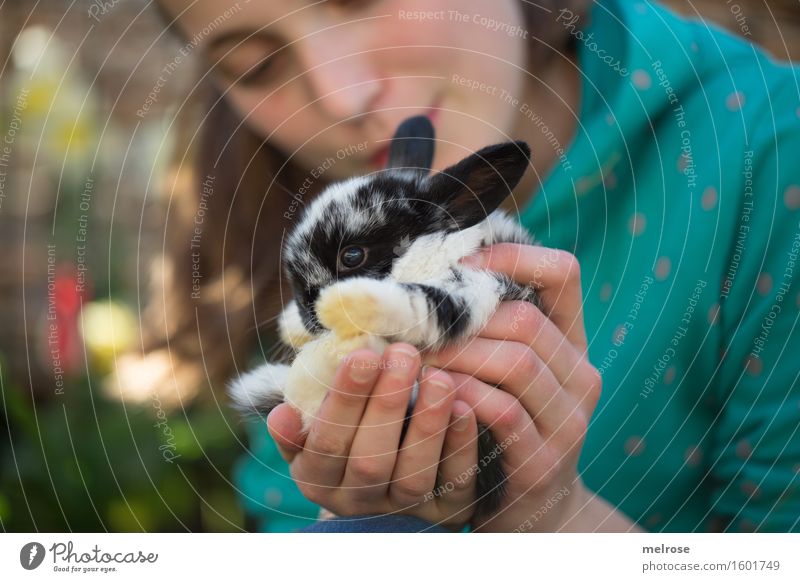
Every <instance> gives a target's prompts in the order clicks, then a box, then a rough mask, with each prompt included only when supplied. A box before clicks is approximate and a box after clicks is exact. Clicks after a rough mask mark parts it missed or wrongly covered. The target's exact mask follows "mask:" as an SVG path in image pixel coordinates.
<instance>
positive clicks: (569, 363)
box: [479, 301, 601, 413]
mask: <svg viewBox="0 0 800 582" xmlns="http://www.w3.org/2000/svg"><path fill="white" fill-rule="evenodd" d="M479 335H480V336H481V337H485V338H492V339H497V340H512V341H516V342H520V343H523V344H526V345H528V346H530V347H531V348H532V349H533V351H534V352H536V354H537V355H538V356H539V358H541V360H542V361H543V362H544V363H545V364H546V365H547V367H548V368H550V370H551V371H552V372H553V376H555V378H556V381H557V382H558V383H559V384H560V385H561V386H563V388H564V390H566V391H567V393H568V394H569V395H570V396H572V397H573V398H574V399H576V400H577V401H579V402H583V403H584V411H585V412H588V413H591V411H593V410H594V406H595V404H596V403H597V399H598V398H599V396H600V394H599V392H600V386H601V378H600V374H599V373H598V372H597V369H596V368H595V367H594V366H592V364H591V363H590V362H589V360H588V359H587V357H586V355H585V354H584V353H581V352H580V351H578V350H577V349H576V348H575V346H573V345H572V343H570V341H569V340H567V338H566V336H565V335H564V334H563V333H562V332H561V330H559V329H558V328H557V327H556V326H555V324H554V323H553V322H552V321H551V320H550V319H549V318H548V317H547V316H546V315H545V314H544V313H542V311H541V310H540V309H539V308H538V307H536V306H535V305H532V304H531V303H528V302H527V301H508V302H505V303H502V304H501V305H500V306H499V307H498V308H497V311H496V312H495V314H494V315H493V316H492V317H491V318H490V319H489V321H488V322H487V323H486V325H485V326H484V328H483V329H482V330H481V331H480V332H479Z"/></svg>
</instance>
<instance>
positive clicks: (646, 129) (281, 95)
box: [151, 0, 800, 531]
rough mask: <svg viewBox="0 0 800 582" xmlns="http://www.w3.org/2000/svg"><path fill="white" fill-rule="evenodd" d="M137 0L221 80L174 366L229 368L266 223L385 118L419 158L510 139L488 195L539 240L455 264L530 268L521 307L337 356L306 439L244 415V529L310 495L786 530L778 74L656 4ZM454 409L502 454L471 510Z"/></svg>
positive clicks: (380, 523)
mask: <svg viewBox="0 0 800 582" xmlns="http://www.w3.org/2000/svg"><path fill="white" fill-rule="evenodd" d="M160 5H161V9H162V11H163V12H164V16H165V18H166V19H167V21H168V22H169V23H171V25H172V26H173V27H174V28H175V30H176V31H177V32H178V33H179V34H180V35H181V36H182V37H183V38H185V39H188V40H187V46H191V47H192V48H193V50H196V51H198V52H199V53H200V54H202V57H203V61H204V63H206V64H207V66H208V70H207V79H208V81H209V82H210V84H211V85H212V86H213V87H214V91H215V94H214V95H213V98H212V100H211V105H210V107H209V110H208V117H207V119H206V120H204V127H203V132H204V141H203V148H202V152H201V165H200V172H201V174H200V176H201V179H202V180H204V186H203V188H201V189H200V190H201V192H203V194H202V195H201V192H198V198H197V199H195V200H194V208H197V205H198V204H199V203H200V202H202V203H203V204H205V205H206V206H205V208H206V209H207V210H206V211H205V212H204V216H205V221H204V223H203V225H202V228H201V229H200V230H201V233H200V235H201V237H200V238H201V239H202V240H200V239H198V245H197V248H194V245H189V244H188V241H190V239H191V240H192V241H194V239H193V238H192V233H195V234H197V231H196V230H195V229H196V228H197V225H196V224H195V223H192V221H191V218H192V217H193V212H192V210H191V208H192V207H191V206H190V207H188V212H184V214H185V215H186V216H188V218H187V219H186V220H184V226H183V227H181V228H178V229H175V230H174V232H175V233H176V234H175V235H174V236H175V238H174V240H173V243H174V244H173V245H172V246H171V247H170V248H169V252H168V257H167V259H168V261H169V262H168V264H170V265H171V266H172V268H173V270H172V271H171V272H172V276H171V278H170V279H169V280H168V281H167V284H168V286H167V288H166V291H165V293H164V296H165V298H166V299H165V300H166V302H167V305H166V306H162V309H164V311H163V313H166V314H169V317H168V318H167V325H165V326H164V332H163V333H162V334H161V335H160V336H154V339H153V342H152V344H151V345H152V348H153V349H154V350H156V349H158V348H159V347H160V346H161V347H162V348H163V349H165V346H169V349H170V354H171V357H172V358H174V360H173V361H177V362H181V361H184V362H189V363H188V364H185V365H183V367H182V369H184V370H191V369H192V367H193V369H195V370H196V369H197V367H198V362H201V361H202V362H203V365H204V366H205V367H206V369H207V370H208V373H209V374H210V377H211V378H212V380H218V381H224V379H226V377H230V376H231V375H233V374H235V373H236V370H241V369H247V368H248V367H249V363H248V362H247V357H246V354H249V353H252V349H253V346H254V345H256V344H255V338H254V337H253V334H252V333H248V330H251V329H253V328H254V327H256V326H262V327H264V328H266V329H269V328H270V327H271V326H272V324H273V323H274V322H273V319H274V316H275V314H276V313H277V310H278V309H279V308H280V304H281V294H282V293H285V292H287V290H286V289H285V288H282V282H281V280H280V273H279V267H278V265H279V251H280V244H281V239H282V237H283V235H284V232H285V230H286V229H290V228H291V227H292V223H293V222H294V221H295V219H296V216H297V215H298V213H300V212H302V207H303V204H304V202H305V201H307V200H308V199H310V198H312V197H313V196H314V195H315V194H316V193H318V192H319V191H320V189H321V188H322V187H324V185H325V184H326V183H328V182H330V181H332V180H337V179H341V178H343V177H347V176H350V175H353V174H356V173H365V172H369V171H373V170H376V169H379V168H381V167H382V164H383V162H384V161H385V157H386V149H387V144H388V141H387V140H388V139H389V138H390V137H391V135H392V133H393V132H394V129H395V128H396V127H397V125H398V124H399V122H400V121H402V120H403V119H405V118H406V117H409V116H411V115H417V114H426V115H428V116H429V117H430V118H431V120H432V121H433V123H434V126H435V128H436V134H437V140H438V142H437V153H436V159H435V162H434V170H441V169H443V168H445V167H447V166H448V165H450V164H452V163H454V162H455V161H457V160H459V159H461V158H463V157H465V156H466V155H467V154H468V153H470V152H472V151H475V150H477V149H479V148H480V147H482V146H484V145H487V144H490V143H496V142H500V141H505V140H510V139H524V140H525V141H527V142H528V143H529V144H530V145H531V148H532V151H533V162H532V168H531V169H530V170H529V172H528V173H527V178H526V179H525V180H523V182H522V183H521V184H520V185H519V187H518V188H516V189H515V191H514V196H513V199H512V200H511V204H509V206H508V210H511V211H514V212H516V213H517V214H518V216H519V219H520V221H521V222H522V224H524V225H525V226H526V227H528V228H529V229H530V231H531V232H532V233H533V234H534V235H535V236H536V238H537V239H538V240H539V242H541V243H542V245H543V246H541V247H528V246H521V245H497V246H495V247H493V248H492V249H491V250H490V252H486V253H483V254H481V255H479V256H475V257H472V258H471V260H473V261H474V262H475V263H476V264H478V265H481V266H483V267H485V268H487V269H492V270H496V271H500V272H503V273H506V274H507V275H509V276H511V277H512V278H514V279H515V280H518V281H519V282H521V283H524V284H531V283H532V284H535V285H537V287H539V289H540V292H541V295H542V298H543V302H544V305H545V307H544V309H543V310H541V311H539V310H536V309H535V308H532V307H531V306H530V305H527V304H522V303H516V302H509V303H506V304H504V305H503V306H501V307H500V308H499V309H498V310H497V312H496V314H495V315H494V317H493V318H492V320H491V321H490V323H489V324H488V325H487V326H486V328H485V329H484V330H483V331H482V332H481V334H480V336H479V337H478V338H476V339H475V340H474V341H472V342H471V343H470V344H469V345H467V346H466V347H464V348H462V349H459V350H456V349H448V350H444V351H442V352H440V353H436V354H431V353H423V354H419V353H418V352H417V351H416V350H414V349H413V348H412V347H411V346H408V345H404V344H396V345H393V346H391V347H390V348H389V349H388V350H387V352H386V354H384V356H383V357H382V358H381V357H379V356H378V355H376V354H373V353H370V352H367V351H360V352H356V353H354V354H351V356H350V357H349V358H348V360H347V361H346V362H345V363H344V364H343V365H342V366H341V368H340V369H339V372H338V375H337V378H336V381H335V385H334V386H333V389H332V390H331V392H330V394H329V397H328V398H327V400H326V401H325V403H324V405H323V409H322V410H321V411H320V417H319V418H318V419H317V421H316V422H315V424H314V426H313V427H312V428H311V431H310V432H309V434H308V436H307V438H306V437H304V436H302V435H301V434H300V430H299V419H298V417H297V415H296V414H295V413H294V411H293V410H292V409H290V408H289V407H287V406H281V407H279V408H278V409H276V410H275V411H274V412H273V413H272V414H271V415H270V417H269V421H268V425H269V432H270V434H271V436H272V438H273V439H274V441H275V443H277V449H275V448H274V447H273V445H272V443H271V442H270V441H269V440H267V437H266V435H265V434H264V432H265V431H264V430H263V425H258V426H254V428H253V432H252V434H251V439H252V442H251V450H252V452H251V453H250V454H249V455H248V456H247V457H246V458H245V459H243V461H242V463H241V464H240V467H239V471H238V473H237V480H238V484H239V486H240V487H241V488H242V492H243V500H244V502H245V507H246V508H247V509H248V510H250V512H251V513H252V514H253V515H256V516H257V518H258V519H259V520H260V524H259V526H260V527H261V528H262V529H265V530H270V531H281V530H288V529H294V528H296V527H298V526H299V525H302V524H303V523H304V522H303V521H302V518H305V519H308V518H313V516H314V515H315V513H316V506H315V505H313V504H312V503H310V502H313V503H315V504H318V505H320V506H322V507H324V508H326V509H328V510H329V511H331V512H333V513H334V514H336V515H341V516H374V515H387V514H397V513H402V514H405V515H407V516H411V518H408V517H406V518H394V519H392V518H370V519H361V520H356V521H354V520H345V521H341V520H339V521H333V522H329V523H328V524H324V523H323V525H317V526H315V527H316V528H317V530H319V529H323V530H325V529H327V530H341V529H345V530H353V529H361V530H363V529H365V528H366V529H368V530H378V529H381V530H383V529H389V530H398V529H406V528H408V527H411V529H430V528H433V527H434V525H433V524H438V525H443V526H446V527H448V528H451V529H460V528H461V527H463V526H464V525H465V524H469V525H470V526H471V527H472V529H473V530H476V531H632V530H638V529H647V530H660V531H707V530H712V531H731V530H733V531H743V530H744V531H749V530H759V531H790V530H795V529H798V527H800V526H799V525H798V523H799V522H798V520H799V519H800V517H798V516H800V491H799V490H798V472H800V434H799V433H798V416H799V415H800V408H799V407H800V384H798V372H797V366H796V364H793V363H792V360H791V358H792V357H793V354H794V353H797V350H798V349H800V339H799V338H800V335H799V334H797V333H796V332H795V325H796V323H797V319H798V308H799V307H800V294H798V281H797V277H795V269H796V260H797V255H798V250H799V249H800V238H799V237H800V224H799V222H800V212H798V209H800V173H799V172H798V170H797V165H796V164H795V163H793V157H791V156H793V155H794V154H795V152H796V151H797V150H798V147H800V108H799V107H798V106H799V105H800V101H799V100H798V85H797V78H796V71H795V69H793V68H792V67H791V66H788V65H782V64H778V63H776V62H774V61H772V60H771V59H769V58H768V57H767V56H766V55H765V54H764V53H763V52H761V51H760V50H759V49H757V48H756V47H754V46H751V45H749V44H747V43H745V42H743V41H740V40H737V39H734V38H733V37H731V36H730V35H728V34H726V33H724V32H722V31H720V30H718V29H715V28H709V27H707V26H706V25H704V24H702V23H698V22H692V21H686V20H683V19H681V18H678V17H677V16H675V15H674V14H672V13H671V12H669V11H667V10H665V9H664V8H662V7H661V6H659V5H657V4H653V3H650V2H637V3H633V2H626V1H623V0H602V1H600V2H595V3H589V2H588V1H580V0H574V1H572V2H568V1H561V2H559V1H557V0H552V1H549V2H543V3H542V2H540V3H536V4H534V3H529V2H525V1H522V2H520V1H519V0H502V1H497V2H492V3H483V2H478V1H477V0H469V1H466V2H464V1H460V2H455V1H453V0H438V1H437V2H434V3H431V2H422V1H421V0H419V1H417V0H411V1H399V0H367V1H363V0H362V1H358V2H352V1H350V2H348V1H333V0H330V1H327V2H284V3H278V2H244V1H241V2H237V3H234V4H231V3H230V2H224V1H222V0H191V1H190V0H161V2H160ZM200 235H197V236H200ZM190 253H197V254H196V255H192V254H190ZM193 274H197V275H202V276H195V277H193V276H192V275H193ZM259 339H260V344H258V345H260V347H261V354H260V357H262V358H263V357H271V355H272V354H271V353H270V351H269V350H270V347H271V345H272V343H273V342H274V334H273V335H269V334H268V333H266V332H265V333H262V334H261V336H260V338H259ZM159 342H160V344H159ZM203 346H205V349H204V350H202V351H201V349H202V347H203ZM223 346H227V347H223ZM209 352H212V353H209ZM201 358H202V360H201ZM423 364H425V367H424V368H421V367H422V365H423ZM179 369H181V368H179ZM418 376H419V377H420V378H421V384H420V397H419V399H418V402H417V405H416V407H415V410H414V417H413V420H412V422H411V424H410V427H409V429H408V432H407V434H406V436H405V438H404V440H403V441H402V443H401V442H400V426H401V424H402V419H403V416H404V413H405V409H406V404H407V402H408V396H409V392H410V387H411V385H412V384H413V381H414V379H415V378H417V377H418ZM187 378H188V380H186V382H191V383H193V384H195V385H197V384H199V382H198V381H197V377H196V376H195V377H192V376H191V375H190V376H187ZM495 385H499V386H501V387H502V389H501V390H497V389H495V388H493V386H495ZM601 385H602V393H601ZM477 422H482V423H484V424H487V425H489V426H491V427H492V431H493V433H494V436H495V439H496V440H497V441H498V443H501V444H503V451H502V453H503V462H504V467H505V470H506V473H507V474H508V475H509V480H508V483H507V486H508V494H507V496H506V502H505V504H504V505H503V506H502V507H501V509H500V511H499V512H498V513H497V514H495V515H493V516H490V517H488V518H484V519H482V520H480V521H478V520H476V519H473V514H472V507H473V502H474V501H475V499H474V479H475V467H476V461H477V453H476V447H475V444H474V438H475V432H476V423H477ZM276 450H277V451H279V453H280V455H281V456H282V457H283V459H284V460H285V462H286V463H288V466H289V467H290V474H291V479H293V481H294V484H292V483H291V482H290V481H289V479H288V477H287V476H286V471H285V470H284V469H283V468H282V467H281V462H280V459H279V458H278V457H277V455H276V454H275V453H276ZM283 467H285V465H283ZM434 490H436V491H435V494H434ZM298 491H299V492H301V493H302V495H303V496H304V497H305V498H307V499H308V500H309V501H310V502H309V501H305V500H303V499H301V498H300V497H299V496H298ZM412 518H419V519H421V520H424V521H414V520H413V519H412ZM306 523H307V522H306ZM409 524H411V525H410V526H409Z"/></svg>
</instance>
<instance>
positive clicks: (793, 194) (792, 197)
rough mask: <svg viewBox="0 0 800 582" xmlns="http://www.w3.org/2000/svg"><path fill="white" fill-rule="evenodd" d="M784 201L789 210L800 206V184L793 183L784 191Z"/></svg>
mask: <svg viewBox="0 0 800 582" xmlns="http://www.w3.org/2000/svg"><path fill="white" fill-rule="evenodd" d="M783 203H784V204H785V205H786V208H788V209H789V210H797V209H798V208H800V186H797V185H794V184H793V185H791V186H789V187H788V188H787V189H786V190H784V192H783Z"/></svg>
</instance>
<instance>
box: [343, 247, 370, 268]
mask: <svg viewBox="0 0 800 582" xmlns="http://www.w3.org/2000/svg"><path fill="white" fill-rule="evenodd" d="M366 259H367V250H366V249H365V248H364V247H359V246H355V245H353V246H349V247H346V248H345V249H344V250H343V251H342V252H341V254H340V255H339V261H340V262H341V263H342V266H343V267H345V268H346V269H355V268H356V267H360V266H361V265H362V264H363V263H364V261H365V260H366Z"/></svg>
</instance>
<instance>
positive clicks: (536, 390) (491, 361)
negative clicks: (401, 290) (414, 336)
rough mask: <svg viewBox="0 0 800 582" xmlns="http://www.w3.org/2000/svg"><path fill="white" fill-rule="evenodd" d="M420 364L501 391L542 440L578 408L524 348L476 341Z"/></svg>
mask: <svg viewBox="0 0 800 582" xmlns="http://www.w3.org/2000/svg"><path fill="white" fill-rule="evenodd" d="M424 360H425V362H426V363H429V362H430V363H431V364H433V365H435V366H440V367H442V368H446V369H447V370H449V371H454V372H460V373H462V374H467V375H469V376H473V377H474V378H477V379H478V380H481V381H482V382H485V383H486V384H490V385H492V386H500V387H502V389H503V391H505V392H507V393H508V394H510V395H512V396H514V397H516V398H517V399H519V401H520V402H521V403H522V406H523V407H524V408H525V411H526V412H527V413H528V415H529V416H530V417H532V418H533V419H534V420H535V422H536V427H537V429H538V430H539V431H540V432H541V433H542V434H543V435H544V436H549V435H551V434H554V433H555V432H556V431H558V430H559V428H560V427H561V426H563V424H564V423H565V422H567V421H568V419H569V417H570V415H572V414H574V413H575V408H576V407H577V406H578V405H577V404H576V402H575V400H574V399H572V398H571V397H570V396H569V394H567V392H566V391H564V390H563V389H562V388H561V385H560V384H559V383H558V381H557V380H556V378H555V376H554V375H553V372H552V371H551V370H550V369H549V368H548V367H547V366H546V365H545V364H544V362H543V361H542V360H541V358H539V356H537V355H536V352H534V351H533V350H532V349H531V348H529V347H528V346H526V345H525V344H521V343H518V342H509V341H501V340H493V339H487V338H482V337H477V338H473V339H472V340H470V341H469V342H468V343H467V344H465V345H463V346H452V347H450V348H446V349H444V350H442V351H440V352H438V353H436V354H429V355H426V356H425V358H424ZM581 413H582V411H581Z"/></svg>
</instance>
